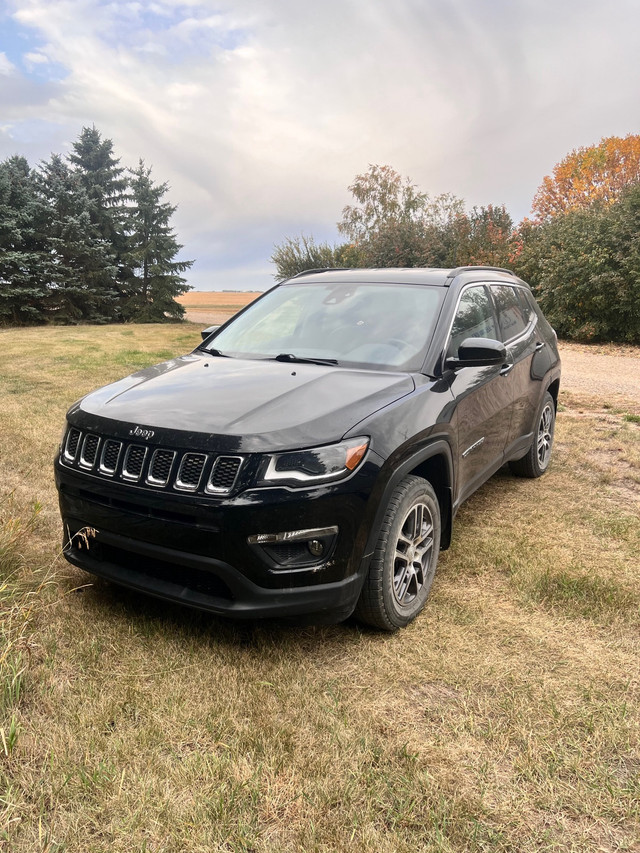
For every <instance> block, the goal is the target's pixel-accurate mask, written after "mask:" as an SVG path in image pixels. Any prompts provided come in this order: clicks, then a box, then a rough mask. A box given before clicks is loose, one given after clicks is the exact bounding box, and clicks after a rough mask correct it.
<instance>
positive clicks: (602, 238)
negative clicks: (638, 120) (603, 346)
mask: <svg viewBox="0 0 640 853" xmlns="http://www.w3.org/2000/svg"><path fill="white" fill-rule="evenodd" d="M348 189H349V191H350V193H351V195H352V196H353V203H352V204H349V205H347V206H346V207H345V208H344V209H343V211H342V219H341V220H340V221H339V222H338V224H337V227H338V231H339V233H340V234H341V235H342V236H343V237H344V242H342V243H338V244H336V245H331V244H329V243H320V242H316V241H315V240H314V238H313V236H305V235H299V236H296V237H289V238H286V239H285V240H284V242H282V243H281V244H279V245H277V246H276V247H275V249H274V252H273V254H272V257H271V260H272V262H273V263H274V264H275V265H276V270H277V272H276V279H277V280H282V279H285V278H288V277H290V276H292V275H295V274H296V273H298V272H302V271H303V270H305V269H313V268H320V267H362V266H365V267H398V266H406V267H414V266H431V267H445V268H446V267H456V266H466V265H470V264H484V265H488V266H499V267H507V268H509V269H512V270H513V271H514V272H515V273H516V274H517V275H520V276H521V277H522V278H523V279H525V280H526V281H527V282H528V283H529V284H530V285H531V287H532V289H533V291H534V293H535V295H536V297H537V298H538V301H539V302H540V304H541V306H542V308H543V310H544V312H545V314H546V315H547V317H548V318H549V320H550V322H551V323H552V324H553V325H554V327H555V328H556V330H557V332H558V334H559V335H561V336H562V337H565V338H568V339H573V340H578V341H617V342H622V343H632V344H640V136H638V135H628V136H626V137H624V138H620V137H609V138H607V139H603V140H601V141H600V143H599V144H598V145H594V146H590V147H586V148H579V149H576V150H574V151H572V152H571V153H570V154H568V155H567V156H566V157H565V158H564V159H563V160H562V161H561V162H560V163H558V164H557V165H556V166H555V167H554V170H553V173H552V175H550V176H547V177H545V178H544V180H543V181H542V184H541V185H540V187H539V189H538V191H537V193H536V195H535V197H534V200H533V204H532V217H531V218H526V219H524V220H523V221H522V222H520V223H519V224H517V225H516V224H515V223H514V222H513V220H512V218H511V216H510V215H509V213H508V211H507V210H506V208H505V207H504V205H492V204H489V205H486V206H480V207H474V208H473V209H472V210H470V211H467V210H465V203H464V201H463V200H462V199H460V198H456V197H455V196H453V195H450V194H443V195H439V196H436V197H435V198H431V197H430V196H429V195H428V194H427V193H425V192H422V191H421V190H420V189H419V188H418V187H417V186H416V185H415V184H414V183H412V182H411V180H410V179H408V178H402V176H401V175H400V174H398V173H397V172H396V171H395V170H394V169H392V168H391V167H389V166H379V165H372V166H370V167H369V169H368V171H367V172H365V173H364V174H361V175H357V176H356V178H355V180H354V181H353V183H352V184H351V186H349V187H348Z"/></svg>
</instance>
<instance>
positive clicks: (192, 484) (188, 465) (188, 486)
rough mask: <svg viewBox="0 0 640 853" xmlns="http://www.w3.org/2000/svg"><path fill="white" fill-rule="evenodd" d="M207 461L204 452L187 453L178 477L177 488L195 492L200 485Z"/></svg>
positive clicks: (183, 458)
mask: <svg viewBox="0 0 640 853" xmlns="http://www.w3.org/2000/svg"><path fill="white" fill-rule="evenodd" d="M206 461H207V457H206V455H205V454H204V453H185V454H184V456H183V457H182V462H181V463H180V468H179V470H178V476H177V477H176V482H175V487H176V489H180V490H181V491H185V492H195V491H196V489H197V488H198V486H199V485H200V477H202V471H203V470H204V466H205V463H206Z"/></svg>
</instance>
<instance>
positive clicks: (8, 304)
mask: <svg viewBox="0 0 640 853" xmlns="http://www.w3.org/2000/svg"><path fill="white" fill-rule="evenodd" d="M37 218H38V204H37V199H36V192H35V178H34V173H33V172H32V171H31V169H30V168H29V164H28V163H27V161H26V160H25V158H24V157H17V156H16V157H10V158H9V159H8V160H5V161H4V162H3V163H0V323H11V324H13V325H23V324H27V323H39V322H43V321H44V319H45V310H44V303H45V298H46V294H47V270H46V267H47V258H46V255H45V254H44V251H43V245H42V242H41V241H40V239H39V236H38V231H37V227H36V226H37Z"/></svg>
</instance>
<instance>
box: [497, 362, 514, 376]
mask: <svg viewBox="0 0 640 853" xmlns="http://www.w3.org/2000/svg"><path fill="white" fill-rule="evenodd" d="M513 364H514V363H513V362H511V363H509V364H503V365H502V368H501V369H500V376H506V375H507V373H511V371H512V370H513Z"/></svg>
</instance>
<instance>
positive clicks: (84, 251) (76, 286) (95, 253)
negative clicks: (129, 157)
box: [38, 154, 121, 323]
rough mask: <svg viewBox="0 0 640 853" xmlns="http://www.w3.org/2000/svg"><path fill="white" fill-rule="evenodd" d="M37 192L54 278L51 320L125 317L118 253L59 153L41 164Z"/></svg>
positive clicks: (99, 320)
mask: <svg viewBox="0 0 640 853" xmlns="http://www.w3.org/2000/svg"><path fill="white" fill-rule="evenodd" d="M38 193H39V197H40V200H41V229H42V232H43V235H44V239H45V246H46V250H47V258H48V274H49V278H50V285H49V296H48V299H47V308H48V312H49V315H50V318H51V319H52V320H53V321H54V322H59V323H82V322H85V323H108V322H113V321H114V320H116V319H121V318H120V317H119V316H118V308H119V303H118V296H119V294H118V291H117V290H116V288H115V286H114V283H115V277H116V272H117V267H116V258H115V252H114V250H113V247H112V246H111V244H110V243H109V241H108V240H107V239H105V238H104V237H102V236H101V235H100V234H99V232H98V229H96V227H95V226H94V224H93V222H92V210H93V205H92V203H91V200H90V199H89V196H88V194H87V191H86V189H85V187H84V185H83V182H82V181H81V180H80V178H79V176H78V174H77V173H76V172H73V171H72V170H71V169H70V168H69V166H68V165H67V164H66V163H65V162H64V160H63V159H62V158H61V157H60V156H59V155H58V154H54V155H52V157H51V159H50V161H49V162H45V163H42V165H41V168H40V172H39V175H38Z"/></svg>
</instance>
